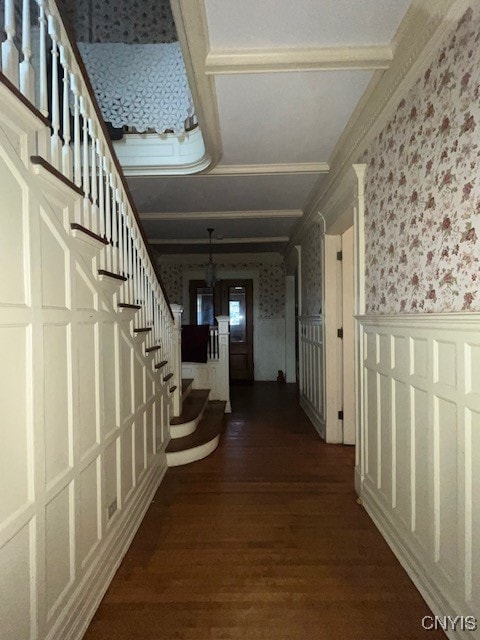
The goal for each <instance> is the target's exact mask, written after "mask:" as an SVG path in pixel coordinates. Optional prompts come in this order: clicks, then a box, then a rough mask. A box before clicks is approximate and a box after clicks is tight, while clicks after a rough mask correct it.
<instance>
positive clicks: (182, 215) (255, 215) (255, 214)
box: [140, 209, 303, 220]
mask: <svg viewBox="0 0 480 640" xmlns="http://www.w3.org/2000/svg"><path fill="white" fill-rule="evenodd" d="M302 216H303V211H302V210H301V209H280V210H278V211H272V210H268V211H187V212H162V213H141V214H140V218H141V219H142V220H198V219H202V220H257V219H261V220H264V219H265V218H301V217H302Z"/></svg>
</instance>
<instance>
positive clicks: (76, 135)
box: [70, 73, 82, 187]
mask: <svg viewBox="0 0 480 640" xmlns="http://www.w3.org/2000/svg"><path fill="white" fill-rule="evenodd" d="M70 87H71V90H72V93H73V167H74V181H75V184H76V185H77V187H81V186H82V154H81V148H82V134H81V129H80V97H79V90H78V79H77V77H76V76H75V75H74V74H73V73H72V74H70Z"/></svg>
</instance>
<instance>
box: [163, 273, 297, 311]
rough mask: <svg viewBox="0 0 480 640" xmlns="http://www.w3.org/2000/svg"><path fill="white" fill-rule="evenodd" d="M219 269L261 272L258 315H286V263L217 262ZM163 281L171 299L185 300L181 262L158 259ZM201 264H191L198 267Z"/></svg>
mask: <svg viewBox="0 0 480 640" xmlns="http://www.w3.org/2000/svg"><path fill="white" fill-rule="evenodd" d="M216 264H217V268H218V269H222V268H224V269H245V270H247V269H249V270H253V269H254V270H257V271H258V276H259V295H258V305H259V306H258V316H259V318H260V319H271V318H284V317H285V266H284V265H283V263H282V264H268V263H265V262H250V261H249V262H228V263H227V262H225V263H218V262H217V263H216ZM159 266H160V273H161V276H162V280H163V284H164V285H165V289H166V290H167V293H168V297H169V299H170V302H171V303H176V304H183V271H184V268H185V267H184V266H183V265H181V264H171V263H159ZM199 266H200V265H193V264H192V265H189V266H188V268H198V267H199Z"/></svg>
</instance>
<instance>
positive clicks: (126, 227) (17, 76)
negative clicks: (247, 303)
mask: <svg viewBox="0 0 480 640" xmlns="http://www.w3.org/2000/svg"><path fill="white" fill-rule="evenodd" d="M2 4H3V20H4V24H3V34H2V35H3V42H2V45H1V50H0V54H1V71H2V74H3V75H4V76H5V77H6V78H7V80H8V81H9V82H10V83H11V84H12V85H14V87H15V88H16V89H18V90H19V91H20V92H21V93H22V94H23V96H24V97H25V98H26V99H27V100H28V101H29V102H30V103H31V104H32V105H33V107H35V108H36V110H37V111H38V112H39V114H40V115H41V116H44V117H46V118H48V121H49V123H50V128H48V127H45V133H44V134H39V137H38V141H37V147H38V153H39V155H40V156H41V157H42V158H43V159H44V160H45V161H47V163H49V165H51V167H53V169H54V170H57V171H58V172H60V174H62V175H63V176H64V177H65V178H66V180H67V181H68V182H70V183H71V184H72V186H74V187H75V188H77V189H81V191H82V192H83V203H82V206H81V207H77V209H76V211H75V214H74V215H75V219H74V220H73V221H72V223H73V225H74V226H75V227H76V228H80V229H83V230H87V231H88V232H89V233H91V234H95V235H96V236H98V238H99V239H100V240H101V241H102V242H103V244H104V245H105V246H104V249H103V250H102V252H101V254H100V257H99V265H98V266H99V274H100V275H101V276H103V277H106V278H113V279H116V280H117V282H118V281H121V288H120V291H119V295H118V298H117V302H118V304H120V305H121V306H124V307H132V308H137V311H138V312H137V314H136V318H135V322H136V328H137V329H142V330H144V331H145V333H146V334H147V337H146V348H147V350H148V349H149V348H150V350H151V352H155V351H156V349H155V348H156V347H158V348H159V347H161V349H160V348H159V349H158V351H159V352H160V351H161V353H155V359H156V361H157V360H158V364H159V366H158V367H157V368H161V367H160V365H163V363H164V362H165V360H167V361H169V360H170V356H171V355H172V354H173V344H172V343H173V340H174V339H175V335H176V333H175V328H174V320H173V315H172V312H171V308H170V305H169V302H168V297H167V295H166V292H165V290H164V288H163V285H162V282H161V279H160V275H159V273H158V270H157V267H156V264H155V260H154V259H153V258H152V255H151V254H150V250H149V247H148V243H147V239H146V236H145V234H144V231H143V229H142V226H141V224H140V221H139V216H138V213H137V210H136V208H135V205H134V202H133V199H132V196H131V194H130V191H129V188H128V186H127V183H126V180H125V177H124V175H123V172H122V169H121V167H120V164H119V162H118V160H117V157H116V155H115V152H114V150H113V147H112V144H111V141H110V139H109V136H108V133H107V130H106V127H105V124H104V121H103V118H102V115H101V113H100V109H99V107H98V103H97V101H96V99H95V95H94V92H93V89H92V87H91V84H90V81H89V79H88V75H87V73H86V70H85V67H84V65H83V62H82V59H81V56H80V53H79V51H78V48H77V46H76V43H75V40H74V38H72V37H71V35H70V33H69V30H68V27H67V26H66V25H65V23H64V21H63V19H62V17H61V14H60V11H59V9H58V7H57V4H56V3H55V1H54V0H4V1H3V3H1V2H0V8H1V5H2ZM0 27H1V26H0ZM160 361H161V362H160ZM170 364H171V366H174V363H173V362H171V363H170ZM162 374H163V375H164V377H165V376H166V374H168V367H166V366H165V367H164V368H163V369H162ZM180 386H181V385H180ZM174 393H177V394H178V393H180V390H179V389H177V390H175V392H174ZM176 404H177V405H178V402H177V403H176Z"/></svg>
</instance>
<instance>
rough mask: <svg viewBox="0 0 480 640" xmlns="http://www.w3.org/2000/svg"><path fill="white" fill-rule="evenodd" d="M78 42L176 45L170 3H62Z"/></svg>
mask: <svg viewBox="0 0 480 640" xmlns="http://www.w3.org/2000/svg"><path fill="white" fill-rule="evenodd" d="M61 4H62V5H63V6H64V8H65V12H66V15H67V17H68V19H69V21H70V23H71V25H72V26H73V28H74V31H75V36H76V38H77V41H79V42H102V43H105V42H123V43H125V44H160V43H162V42H168V43H171V42H176V41H177V40H178V38H177V32H176V29H175V23H174V21H173V15H172V9H171V6H170V0H62V3H61Z"/></svg>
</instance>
